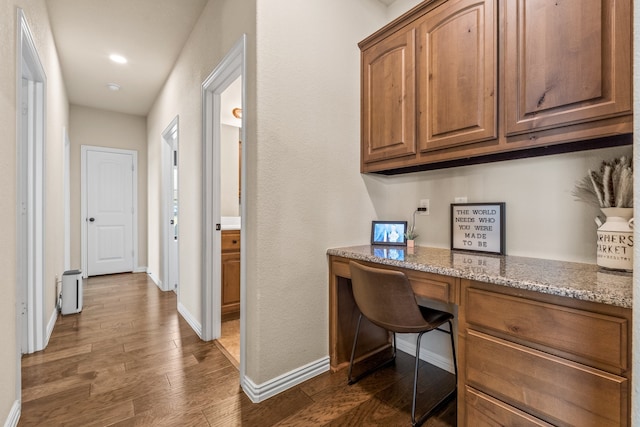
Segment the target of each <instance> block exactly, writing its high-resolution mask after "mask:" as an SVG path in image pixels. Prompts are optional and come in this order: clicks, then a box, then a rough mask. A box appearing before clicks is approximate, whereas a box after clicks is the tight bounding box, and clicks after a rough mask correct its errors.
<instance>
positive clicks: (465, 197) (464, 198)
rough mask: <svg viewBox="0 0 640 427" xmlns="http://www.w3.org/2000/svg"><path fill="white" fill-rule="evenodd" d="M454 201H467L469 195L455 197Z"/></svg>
mask: <svg viewBox="0 0 640 427" xmlns="http://www.w3.org/2000/svg"><path fill="white" fill-rule="evenodd" d="M453 201H454V203H467V196H460V197H456V198H455V199H453Z"/></svg>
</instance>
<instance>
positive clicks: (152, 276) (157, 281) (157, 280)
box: [147, 271, 164, 291]
mask: <svg viewBox="0 0 640 427" xmlns="http://www.w3.org/2000/svg"><path fill="white" fill-rule="evenodd" d="M147 275H149V279H151V280H152V281H153V283H155V284H156V286H157V287H158V288H159V289H160V290H161V291H164V288H163V287H162V280H160V278H159V277H158V276H156V275H155V274H153V273H151V272H149V271H148V272H147Z"/></svg>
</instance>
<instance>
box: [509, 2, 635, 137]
mask: <svg viewBox="0 0 640 427" xmlns="http://www.w3.org/2000/svg"><path fill="white" fill-rule="evenodd" d="M504 4H505V16H506V20H505V37H506V39H505V40H506V42H505V44H506V46H505V92H506V98H505V100H506V102H505V115H506V133H507V135H513V134H518V133H522V132H526V131H528V130H532V129H544V128H552V127H556V126H561V125H565V124H572V123H579V122H586V121H590V120H595V119H598V118H604V117H612V116H615V115H620V114H628V113H630V112H631V90H630V88H631V64H630V55H629V52H630V43H631V17H630V14H631V8H630V2H629V0H563V1H547V0H527V1H524V0H514V1H505V2H504Z"/></svg>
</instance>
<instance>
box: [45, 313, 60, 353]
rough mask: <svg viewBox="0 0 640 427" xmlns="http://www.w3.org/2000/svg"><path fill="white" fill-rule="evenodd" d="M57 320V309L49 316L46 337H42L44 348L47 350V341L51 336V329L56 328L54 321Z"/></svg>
mask: <svg viewBox="0 0 640 427" xmlns="http://www.w3.org/2000/svg"><path fill="white" fill-rule="evenodd" d="M57 320H58V309H57V308H56V309H55V310H53V313H52V314H51V318H50V319H49V323H47V335H46V336H45V337H44V348H47V345H49V339H50V338H51V334H52V333H53V328H54V327H55V326H56V321H57Z"/></svg>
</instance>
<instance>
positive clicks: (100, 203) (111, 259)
mask: <svg viewBox="0 0 640 427" xmlns="http://www.w3.org/2000/svg"><path fill="white" fill-rule="evenodd" d="M137 163H138V158H137V152H136V151H132V150H120V149H115V148H105V147H89V146H86V145H83V146H82V160H81V176H82V178H81V187H82V189H81V193H82V206H81V210H82V218H84V221H83V222H82V272H83V276H84V277H88V276H97V275H102V274H114V273H124V272H132V271H133V270H134V266H135V265H136V264H137V253H138V250H137V249H138V248H137V246H138V239H137V235H138V229H137V206H138V203H137V200H138V194H137V185H136V183H137V182H138V180H137Z"/></svg>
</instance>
